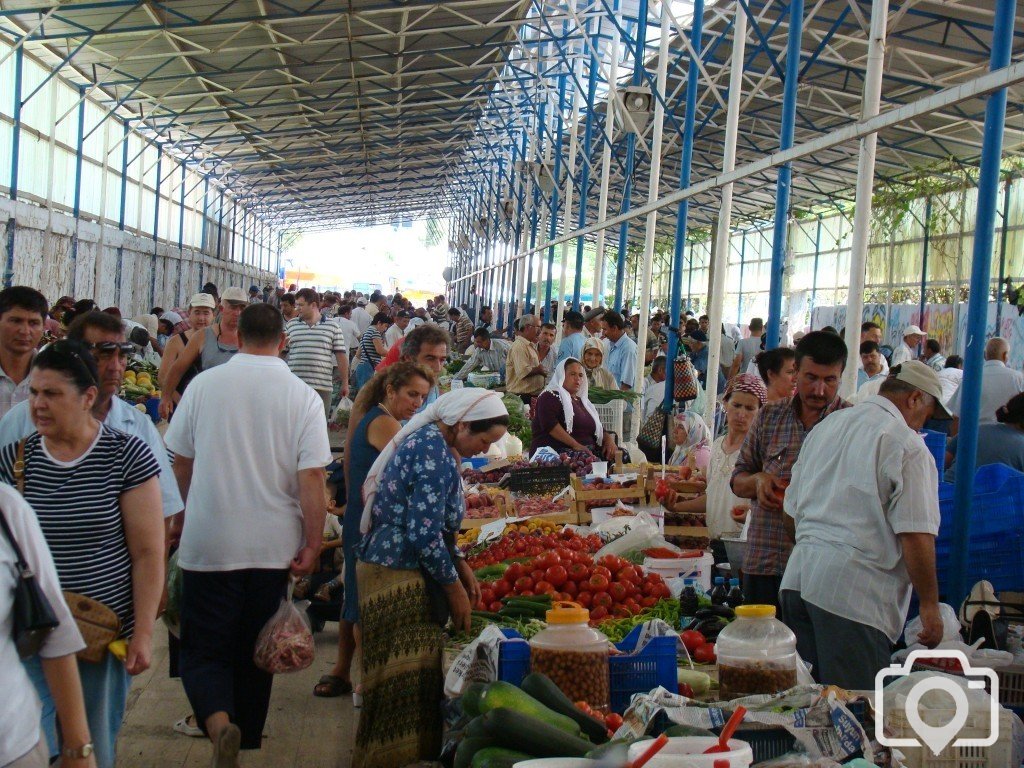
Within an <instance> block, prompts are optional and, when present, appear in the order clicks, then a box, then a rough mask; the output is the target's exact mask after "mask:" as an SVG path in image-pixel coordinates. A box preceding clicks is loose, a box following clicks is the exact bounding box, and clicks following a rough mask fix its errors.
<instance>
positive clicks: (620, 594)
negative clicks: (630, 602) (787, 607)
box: [608, 581, 626, 603]
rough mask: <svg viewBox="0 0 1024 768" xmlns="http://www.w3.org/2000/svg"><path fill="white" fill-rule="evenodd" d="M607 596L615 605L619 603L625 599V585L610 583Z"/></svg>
mask: <svg viewBox="0 0 1024 768" xmlns="http://www.w3.org/2000/svg"><path fill="white" fill-rule="evenodd" d="M608 594H609V595H611V596H612V600H614V601H615V602H616V603H621V602H623V601H624V600H625V599H626V585H625V584H623V583H622V582H621V581H615V582H612V584H611V585H610V586H609V587H608Z"/></svg>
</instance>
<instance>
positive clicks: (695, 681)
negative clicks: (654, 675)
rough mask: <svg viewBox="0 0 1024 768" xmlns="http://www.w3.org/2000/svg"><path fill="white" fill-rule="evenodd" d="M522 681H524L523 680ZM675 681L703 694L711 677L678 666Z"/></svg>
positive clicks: (696, 694)
mask: <svg viewBox="0 0 1024 768" xmlns="http://www.w3.org/2000/svg"><path fill="white" fill-rule="evenodd" d="M523 682H526V681H525V680H524V681H523ZM676 683H678V684H679V685H682V684H683V683H686V685H688V686H690V688H691V689H692V690H693V695H694V696H703V695H704V694H705V693H707V692H708V691H709V690H710V689H711V678H710V677H708V675H706V674H705V673H703V672H698V671H697V670H695V669H685V668H684V667H679V669H677V670H676Z"/></svg>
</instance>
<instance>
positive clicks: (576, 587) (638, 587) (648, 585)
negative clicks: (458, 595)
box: [477, 547, 671, 623]
mask: <svg viewBox="0 0 1024 768" xmlns="http://www.w3.org/2000/svg"><path fill="white" fill-rule="evenodd" d="M481 594H482V598H481V604H480V605H478V606H477V608H478V609H479V610H485V611H494V612H497V611H499V610H500V609H501V602H500V600H501V598H503V597H505V596H507V595H527V596H529V595H542V594H548V595H551V597H552V599H554V600H569V601H572V602H575V603H579V604H580V605H582V606H583V607H584V608H587V609H589V610H590V620H591V623H597V622H600V621H603V620H605V619H609V618H615V619H618V618H626V617H629V616H633V615H635V614H637V613H640V611H642V610H644V609H645V608H651V607H653V606H654V605H655V604H656V603H657V602H658V601H659V600H661V599H663V598H667V597H670V596H671V592H670V591H669V588H668V585H667V584H665V580H664V579H663V578H662V577H661V576H659V575H658V574H656V573H648V574H645V573H644V572H643V570H642V569H641V568H639V567H638V566H635V565H633V564H632V563H630V562H629V561H628V560H623V559H622V558H621V557H617V556H615V555H606V556H605V557H602V558H601V559H600V560H598V561H597V562H596V563H595V562H594V559H593V557H591V556H590V555H589V554H587V553H586V552H582V551H580V550H577V549H572V548H570V547H556V548H554V549H549V550H547V551H545V552H543V553H542V554H540V555H538V556H537V557H535V558H534V559H533V560H531V561H528V562H525V563H513V564H512V565H511V566H509V569H508V570H507V571H506V572H505V575H504V576H503V577H502V578H500V579H498V580H497V581H494V582H490V583H482V584H481Z"/></svg>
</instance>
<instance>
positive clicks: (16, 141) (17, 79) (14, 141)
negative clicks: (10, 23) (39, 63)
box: [4, 45, 24, 288]
mask: <svg viewBox="0 0 1024 768" xmlns="http://www.w3.org/2000/svg"><path fill="white" fill-rule="evenodd" d="M23 57H24V46H23V45H19V46H18V49H17V50H16V51H15V52H14V93H13V97H14V98H13V102H14V104H13V107H14V108H13V109H12V110H11V113H12V115H13V116H14V125H13V126H12V128H11V193H10V194H11V200H17V199H18V154H19V153H20V152H21V104H22V102H21V82H22V68H23V65H24V58H23ZM17 228H18V225H17V220H16V219H15V218H14V216H11V217H10V218H9V219H8V220H7V259H6V264H5V266H4V287H5V288H10V287H11V283H12V282H13V281H14V233H15V231H16V230H17Z"/></svg>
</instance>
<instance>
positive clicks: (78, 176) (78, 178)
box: [68, 85, 85, 296]
mask: <svg viewBox="0 0 1024 768" xmlns="http://www.w3.org/2000/svg"><path fill="white" fill-rule="evenodd" d="M84 144H85V86H84V85H80V86H78V135H77V140H76V142H75V191H74V198H73V200H72V204H71V211H72V213H71V215H72V216H73V217H74V219H75V233H74V234H73V235H72V236H71V287H70V289H69V290H68V293H69V294H71V295H72V296H74V295H75V283H76V282H77V278H78V217H79V214H80V213H81V212H82V155H83V154H84V152H85V149H84V146H83V145H84Z"/></svg>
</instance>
